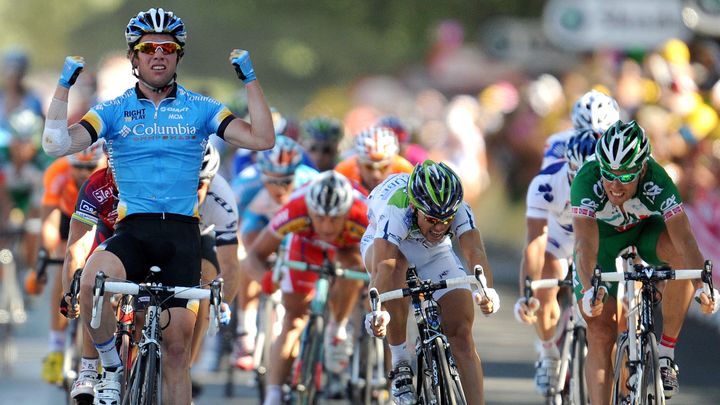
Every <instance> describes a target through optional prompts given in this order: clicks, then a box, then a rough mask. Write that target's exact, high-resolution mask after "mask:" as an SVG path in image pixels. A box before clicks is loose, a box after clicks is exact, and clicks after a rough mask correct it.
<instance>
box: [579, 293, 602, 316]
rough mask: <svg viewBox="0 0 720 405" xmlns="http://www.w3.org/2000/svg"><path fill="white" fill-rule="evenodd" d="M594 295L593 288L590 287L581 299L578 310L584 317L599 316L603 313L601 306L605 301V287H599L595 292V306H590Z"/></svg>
mask: <svg viewBox="0 0 720 405" xmlns="http://www.w3.org/2000/svg"><path fill="white" fill-rule="evenodd" d="M594 294H595V287H590V288H589V289H588V290H586V291H585V293H584V294H583V297H582V305H580V308H581V309H582V312H583V313H584V314H585V316H588V317H590V318H592V317H596V316H598V315H600V314H601V313H602V311H603V304H604V302H605V301H606V300H607V294H608V290H607V287H605V286H603V285H601V286H600V288H599V289H598V292H597V297H596V299H595V305H593V304H592V299H593V295H594Z"/></svg>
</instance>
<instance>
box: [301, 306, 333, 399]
mask: <svg viewBox="0 0 720 405" xmlns="http://www.w3.org/2000/svg"><path fill="white" fill-rule="evenodd" d="M324 331H325V325H324V320H323V318H322V317H320V316H317V315H311V316H310V320H309V321H308V325H307V327H306V329H305V331H304V332H303V335H302V338H301V341H300V354H299V356H298V362H297V363H296V365H297V366H298V369H297V370H296V373H297V374H296V377H295V378H293V397H294V401H293V403H295V404H298V405H316V404H317V402H318V391H319V390H320V382H321V377H322V348H323V347H322V344H323V332H324Z"/></svg>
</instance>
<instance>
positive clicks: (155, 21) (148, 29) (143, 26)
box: [125, 8, 187, 49]
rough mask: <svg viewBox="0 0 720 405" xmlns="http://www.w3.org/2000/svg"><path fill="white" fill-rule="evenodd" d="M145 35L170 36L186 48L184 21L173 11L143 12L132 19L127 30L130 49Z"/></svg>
mask: <svg viewBox="0 0 720 405" xmlns="http://www.w3.org/2000/svg"><path fill="white" fill-rule="evenodd" d="M145 34H170V35H172V36H173V37H174V38H175V41H176V42H177V43H178V44H180V46H185V40H186V39H187V32H186V31H185V24H184V23H183V21H182V19H180V17H178V16H176V15H175V13H173V12H172V11H165V10H163V9H162V8H151V9H150V10H148V11H141V12H139V13H138V15H136V16H135V17H133V18H131V19H130V21H129V22H128V25H127V28H125V41H127V44H128V47H130V49H132V48H133V46H135V44H137V42H138V41H139V40H140V37H142V36H143V35H145Z"/></svg>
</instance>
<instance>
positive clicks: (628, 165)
mask: <svg viewBox="0 0 720 405" xmlns="http://www.w3.org/2000/svg"><path fill="white" fill-rule="evenodd" d="M649 156H650V141H648V138H647V136H645V130H644V129H642V127H641V126H640V125H638V124H637V123H636V122H635V121H630V122H628V123H627V124H623V123H622V121H617V122H615V123H614V124H613V125H611V126H610V128H608V129H607V130H606V131H605V133H603V134H602V136H601V137H600V139H598V141H597V144H596V145H595V158H596V159H597V161H598V162H599V163H600V168H602V169H605V170H632V169H635V168H638V167H640V166H642V164H643V163H645V161H646V160H647V158H648V157H649Z"/></svg>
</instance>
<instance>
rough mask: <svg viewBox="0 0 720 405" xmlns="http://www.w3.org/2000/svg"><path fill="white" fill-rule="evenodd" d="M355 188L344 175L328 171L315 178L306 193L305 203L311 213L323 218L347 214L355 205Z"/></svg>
mask: <svg viewBox="0 0 720 405" xmlns="http://www.w3.org/2000/svg"><path fill="white" fill-rule="evenodd" d="M353 199H354V196H353V187H352V185H351V184H350V180H348V179H347V177H345V176H343V175H342V174H340V173H338V172H336V171H334V170H328V171H325V172H322V173H320V174H319V175H317V177H315V178H314V179H313V180H312V181H311V182H310V184H309V185H308V189H307V191H306V193H305V203H306V204H307V206H308V209H309V210H310V211H313V212H315V213H317V214H319V215H322V216H331V217H335V216H339V215H344V214H346V213H347V212H348V211H349V210H350V207H351V206H352V203H353Z"/></svg>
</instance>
